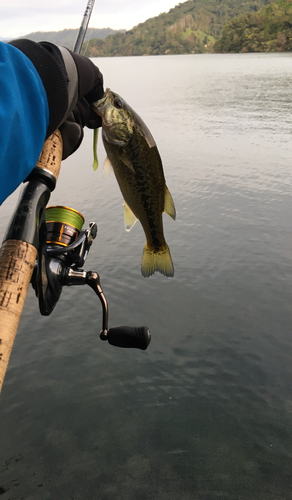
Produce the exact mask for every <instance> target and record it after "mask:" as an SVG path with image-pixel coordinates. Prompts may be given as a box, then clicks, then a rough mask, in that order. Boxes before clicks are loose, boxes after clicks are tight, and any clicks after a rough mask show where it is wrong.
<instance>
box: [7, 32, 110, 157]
mask: <svg viewBox="0 0 292 500" xmlns="http://www.w3.org/2000/svg"><path fill="white" fill-rule="evenodd" d="M10 43H11V44H12V45H14V46H15V47H16V48H18V49H19V50H21V51H22V52H23V53H24V54H25V55H26V56H27V57H28V58H29V59H30V60H31V61H32V63H33V64H34V66H35V68H36V70H37V71H38V73H39V75H40V77H41V80H42V82H43V85H44V88H45V90H46V94H47V99H48V105H49V126H48V130H47V137H49V136H50V135H51V134H52V133H53V132H54V131H55V130H56V129H57V128H60V131H61V134H62V137H63V160H64V159H65V158H67V157H68V156H69V155H70V154H72V153H74V151H76V149H77V148H78V147H79V146H80V144H81V141H82V139H83V128H84V126H88V127H90V128H97V127H100V126H101V118H100V117H99V116H98V115H97V114H96V113H94V112H93V111H92V110H91V108H90V104H91V103H92V102H95V101H97V100H98V99H100V98H101V97H102V96H103V94H104V90H103V77H102V74H101V73H100V71H99V69H98V68H97V67H96V66H95V65H94V64H93V63H92V62H91V61H90V60H89V59H88V58H87V57H84V56H81V55H79V54H75V53H73V52H71V51H70V50H68V49H66V48H65V47H57V46H56V45H54V44H52V43H50V42H40V43H35V42H32V41H31V40H24V39H22V40H14V41H13V42H10Z"/></svg>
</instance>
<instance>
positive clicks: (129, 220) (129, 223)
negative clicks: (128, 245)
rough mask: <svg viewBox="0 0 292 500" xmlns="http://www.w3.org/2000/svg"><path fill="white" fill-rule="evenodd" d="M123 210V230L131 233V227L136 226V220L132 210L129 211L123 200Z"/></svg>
mask: <svg viewBox="0 0 292 500" xmlns="http://www.w3.org/2000/svg"><path fill="white" fill-rule="evenodd" d="M124 209H125V229H126V231H131V229H132V227H133V226H134V225H135V224H136V222H137V220H138V219H137V217H136V215H134V214H133V212H132V210H131V209H130V207H129V205H128V204H127V203H126V202H125V200H124Z"/></svg>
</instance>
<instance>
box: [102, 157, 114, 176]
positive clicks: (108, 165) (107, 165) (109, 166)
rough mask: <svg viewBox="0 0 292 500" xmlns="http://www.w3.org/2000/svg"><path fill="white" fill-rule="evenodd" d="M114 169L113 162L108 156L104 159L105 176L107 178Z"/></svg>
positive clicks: (103, 170)
mask: <svg viewBox="0 0 292 500" xmlns="http://www.w3.org/2000/svg"><path fill="white" fill-rule="evenodd" d="M112 171H113V167H112V164H111V162H110V160H109V158H108V157H106V159H105V160H104V164H103V168H102V176H103V178H104V179H106V178H107V177H109V176H110V175H111V173H112Z"/></svg>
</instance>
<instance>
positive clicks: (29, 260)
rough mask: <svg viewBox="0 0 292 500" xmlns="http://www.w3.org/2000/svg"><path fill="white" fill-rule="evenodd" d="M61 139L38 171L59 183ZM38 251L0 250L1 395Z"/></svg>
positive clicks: (10, 245)
mask: <svg viewBox="0 0 292 500" xmlns="http://www.w3.org/2000/svg"><path fill="white" fill-rule="evenodd" d="M62 147H63V143H62V136H61V134H60V132H59V130H57V131H56V132H54V133H53V134H52V135H51V136H50V137H49V138H48V139H47V140H46V142H45V143H44V146H43V149H42V152H41V155H40V157H39V160H38V162H37V165H36V166H37V167H40V168H44V169H46V170H49V171H50V172H51V173H52V174H53V175H54V176H55V178H56V179H58V176H59V173H60V168H61V160H62ZM36 257H37V249H36V248H35V247H34V246H33V245H31V244H29V243H26V242H25V241H19V240H6V241H5V242H4V243H3V245H2V247H1V248H0V392H1V388H2V385H3V380H4V377H5V373H6V370H7V366H8V362H9V357H10V354H11V350H12V347H13V343H14V339H15V335H16V332H17V328H18V324H19V320H20V317H21V314H22V310H23V306H24V301H25V298H26V294H27V290H28V287H29V284H30V280H31V276H32V272H33V268H34V264H35V260H36Z"/></svg>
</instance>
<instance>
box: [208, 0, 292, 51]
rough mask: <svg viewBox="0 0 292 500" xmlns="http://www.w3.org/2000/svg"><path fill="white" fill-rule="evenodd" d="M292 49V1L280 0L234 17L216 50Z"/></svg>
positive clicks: (215, 47) (225, 29)
mask: <svg viewBox="0 0 292 500" xmlns="http://www.w3.org/2000/svg"><path fill="white" fill-rule="evenodd" d="M291 50H292V2H291V0H277V1H276V2H275V3H271V4H270V5H268V6H267V7H265V8H264V9H261V10H260V11H258V12H257V13H246V14H243V15H241V16H238V17H236V18H235V19H232V20H231V21H230V22H229V23H228V24H227V25H226V26H225V27H224V29H223V32H222V38H221V39H220V40H218V41H217V42H216V43H215V45H214V51H215V52H275V51H291Z"/></svg>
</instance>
